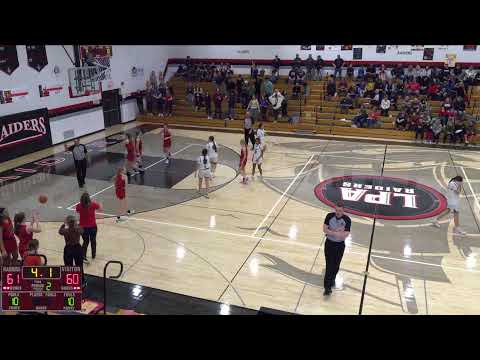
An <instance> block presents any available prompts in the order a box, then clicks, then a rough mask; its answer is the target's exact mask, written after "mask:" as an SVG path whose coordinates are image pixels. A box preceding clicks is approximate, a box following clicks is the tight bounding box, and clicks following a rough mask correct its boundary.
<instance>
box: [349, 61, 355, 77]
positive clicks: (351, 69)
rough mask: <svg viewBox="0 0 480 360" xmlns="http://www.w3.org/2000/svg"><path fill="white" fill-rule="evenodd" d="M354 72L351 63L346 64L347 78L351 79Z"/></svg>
mask: <svg viewBox="0 0 480 360" xmlns="http://www.w3.org/2000/svg"><path fill="white" fill-rule="evenodd" d="M354 72H355V71H354V69H353V65H352V64H350V65H348V67H347V78H348V79H350V80H352V79H353V74H354Z"/></svg>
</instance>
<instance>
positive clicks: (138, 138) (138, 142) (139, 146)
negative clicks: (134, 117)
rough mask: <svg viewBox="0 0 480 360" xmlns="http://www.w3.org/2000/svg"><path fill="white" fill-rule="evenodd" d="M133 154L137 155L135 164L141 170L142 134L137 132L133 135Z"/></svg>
mask: <svg viewBox="0 0 480 360" xmlns="http://www.w3.org/2000/svg"><path fill="white" fill-rule="evenodd" d="M135 153H136V155H137V164H138V167H139V168H140V169H141V168H143V161H142V156H143V140H142V133H141V132H140V131H139V132H137V133H136V134H135Z"/></svg>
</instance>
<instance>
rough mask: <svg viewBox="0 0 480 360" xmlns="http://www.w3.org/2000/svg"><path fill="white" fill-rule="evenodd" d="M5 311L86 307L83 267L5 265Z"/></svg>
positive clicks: (69, 309) (2, 288) (3, 274)
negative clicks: (84, 305) (81, 268)
mask: <svg viewBox="0 0 480 360" xmlns="http://www.w3.org/2000/svg"><path fill="white" fill-rule="evenodd" d="M1 291H2V292H1V294H2V310H17V311H46V310H53V311H62V310H65V311H72V310H81V307H82V274H81V270H80V267H79V266H23V267H21V266H4V267H3V268H2V287H1Z"/></svg>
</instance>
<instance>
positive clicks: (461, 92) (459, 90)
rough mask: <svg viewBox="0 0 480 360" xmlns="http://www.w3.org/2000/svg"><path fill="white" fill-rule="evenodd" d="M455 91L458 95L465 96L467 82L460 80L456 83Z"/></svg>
mask: <svg viewBox="0 0 480 360" xmlns="http://www.w3.org/2000/svg"><path fill="white" fill-rule="evenodd" d="M455 92H456V94H457V96H460V97H461V98H465V84H464V82H463V81H458V82H457V83H456V84H455Z"/></svg>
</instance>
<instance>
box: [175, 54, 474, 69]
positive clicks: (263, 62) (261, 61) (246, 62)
mask: <svg viewBox="0 0 480 360" xmlns="http://www.w3.org/2000/svg"><path fill="white" fill-rule="evenodd" d="M252 61H255V64H257V65H272V61H273V56H272V58H271V59H193V58H192V62H195V63H199V62H202V63H222V62H223V63H229V64H231V65H251V64H252ZM324 61H325V64H326V65H331V64H333V60H324ZM184 63H185V59H182V58H171V59H168V61H167V65H173V64H184ZM280 63H281V65H283V66H289V65H292V64H293V60H281V61H280ZM345 64H347V65H348V64H352V65H368V64H373V65H382V64H384V65H387V66H391V65H395V64H398V65H420V66H427V65H428V66H443V64H444V63H443V62H441V61H367V60H345ZM457 64H459V65H460V66H461V67H469V66H477V67H478V66H480V62H457Z"/></svg>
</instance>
